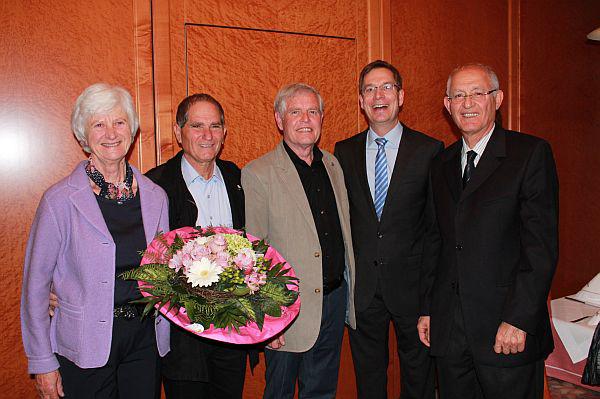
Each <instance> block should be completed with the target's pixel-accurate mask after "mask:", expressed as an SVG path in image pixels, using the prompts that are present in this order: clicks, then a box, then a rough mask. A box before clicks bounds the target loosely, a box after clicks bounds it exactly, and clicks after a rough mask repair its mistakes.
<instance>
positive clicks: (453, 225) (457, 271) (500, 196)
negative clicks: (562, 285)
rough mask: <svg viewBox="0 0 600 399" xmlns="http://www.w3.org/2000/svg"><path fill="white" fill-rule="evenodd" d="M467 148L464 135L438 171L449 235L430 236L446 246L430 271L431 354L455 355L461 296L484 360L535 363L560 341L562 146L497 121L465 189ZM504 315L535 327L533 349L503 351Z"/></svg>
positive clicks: (478, 356)
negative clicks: (557, 278) (499, 350)
mask: <svg viewBox="0 0 600 399" xmlns="http://www.w3.org/2000/svg"><path fill="white" fill-rule="evenodd" d="M461 148H462V141H461V140H459V141H457V142H456V143H454V144H453V145H451V146H450V147H448V148H447V149H446V150H445V151H444V152H443V153H442V154H441V155H440V156H439V157H437V158H436V159H435V160H434V163H433V165H432V170H431V181H432V187H433V195H434V204H435V213H436V215H437V225H438V226H439V235H438V236H437V237H439V239H438V238H436V236H434V235H432V236H431V237H429V238H428V240H427V243H428V245H432V246H437V245H438V244H439V247H440V249H441V250H440V257H439V261H438V262H437V264H435V263H432V264H430V265H428V267H427V268H426V269H425V271H426V272H425V275H424V277H423V279H422V281H423V283H424V289H423V294H424V298H426V299H425V300H424V301H423V309H422V311H423V314H430V315H431V354H432V355H434V356H440V355H443V354H444V353H445V351H446V349H447V347H448V345H449V337H450V326H451V324H452V317H453V309H454V306H455V300H456V299H457V298H460V305H461V306H462V312H463V319H464V326H465V331H466V334H467V339H468V342H469V345H470V347H471V350H472V352H473V356H474V358H475V361H477V362H479V363H481V364H487V365H492V366H500V367H510V366H517V365H522V364H526V363H530V362H532V361H535V360H538V359H541V358H543V357H545V356H546V355H548V354H549V353H550V352H551V351H552V349H553V342H552V335H551V332H550V324H549V318H548V310H547V305H546V300H547V297H548V292H549V290H550V284H551V282H552V277H553V275H554V270H555V268H556V262H557V257H558V226H557V225H558V179H557V175H556V166H555V164H554V159H553V157H552V150H551V149H550V145H549V144H548V143H547V142H546V141H544V140H542V139H540V138H537V137H533V136H529V135H525V134H522V133H518V132H513V131H507V130H504V129H502V128H500V127H496V129H495V130H494V132H493V133H492V137H491V138H490V141H489V142H488V144H487V147H486V149H485V151H484V153H483V155H482V157H481V159H480V161H479V163H478V165H477V168H476V169H475V172H474V174H473V175H472V177H471V180H470V181H469V183H468V185H467V187H466V188H465V189H464V190H462V189H461V187H462V183H461V164H460V155H461ZM432 231H435V230H432ZM457 290H458V293H459V295H458V296H457V295H456V293H455V292H456V291H457ZM502 321H505V322H507V323H509V324H511V325H514V326H516V327H518V328H520V329H522V330H524V331H525V332H527V340H526V344H525V351H524V352H522V353H519V354H512V355H502V354H500V355H498V354H496V353H494V351H493V346H494V340H495V336H496V332H497V329H498V326H499V325H500V323H501V322H502Z"/></svg>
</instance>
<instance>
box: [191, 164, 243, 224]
mask: <svg viewBox="0 0 600 399" xmlns="http://www.w3.org/2000/svg"><path fill="white" fill-rule="evenodd" d="M181 173H182V175H183V180H184V181H185V185H186V186H187V188H188V190H190V193H191V194H192V197H193V198H194V202H195V203H196V207H197V208H198V218H197V219H196V226H202V227H208V226H224V227H233V218H232V216H231V206H230V204H229V196H228V195H227V187H226V186H225V181H224V180H223V175H222V174H221V170H220V169H219V168H218V166H217V165H216V164H215V168H214V170H213V175H212V176H211V177H210V179H208V180H207V179H205V178H204V177H202V176H200V175H199V174H198V172H197V171H196V169H194V167H193V166H192V165H191V164H190V163H189V162H188V161H187V159H185V155H184V156H183V157H181Z"/></svg>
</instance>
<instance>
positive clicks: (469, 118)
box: [444, 66, 504, 143]
mask: <svg viewBox="0 0 600 399" xmlns="http://www.w3.org/2000/svg"><path fill="white" fill-rule="evenodd" d="M492 86H493V84H492V81H491V79H490V77H489V76H488V74H487V73H486V71H485V70H484V69H482V68H479V67H477V66H473V67H467V68H464V69H460V70H458V72H456V73H454V75H453V76H452V81H451V84H450V88H449V91H448V95H449V96H450V97H454V96H456V95H457V94H462V95H467V96H469V95H471V94H473V93H487V92H488V91H490V90H493V89H497V87H492ZM503 98H504V94H503V93H502V90H498V91H496V92H494V93H491V94H489V95H485V96H481V97H480V98H478V99H477V100H474V99H473V97H466V98H465V99H464V100H459V99H452V100H451V99H449V98H448V97H445V98H444V105H445V106H446V109H447V110H448V112H449V113H450V115H451V116H452V119H453V120H454V123H456V126H457V127H458V128H459V129H460V131H461V133H462V135H463V136H464V137H465V139H466V140H467V142H470V143H477V142H478V141H479V139H481V138H482V137H483V136H484V135H485V134H486V133H487V132H489V131H490V129H491V128H492V126H493V125H494V120H495V118H496V110H497V109H498V108H500V105H501V104H502V99H503Z"/></svg>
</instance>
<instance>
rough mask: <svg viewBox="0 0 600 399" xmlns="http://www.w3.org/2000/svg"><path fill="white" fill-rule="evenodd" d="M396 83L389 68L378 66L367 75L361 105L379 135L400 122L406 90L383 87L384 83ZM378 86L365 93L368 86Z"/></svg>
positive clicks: (360, 98)
mask: <svg viewBox="0 0 600 399" xmlns="http://www.w3.org/2000/svg"><path fill="white" fill-rule="evenodd" d="M386 83H387V84H392V85H394V84H395V83H396V81H395V80H394V75H393V74H392V71H390V70H389V69H387V68H376V69H373V70H372V71H370V72H369V73H367V74H366V75H365V79H364V83H363V87H362V88H361V94H360V96H359V99H358V100H359V102H360V107H361V108H362V109H363V110H364V111H365V115H366V116H367V119H368V120H369V126H370V127H371V129H373V131H375V133H377V134H378V135H379V136H384V135H385V134H386V133H387V132H389V131H390V130H392V129H393V128H394V126H396V124H397V123H398V113H400V106H402V103H403V102H404V90H402V89H398V87H395V86H394V87H393V88H392V90H390V91H387V92H386V91H385V90H383V89H382V86H383V85H384V84H386ZM375 86H376V87H378V88H377V89H375V90H374V91H373V92H372V93H370V94H367V93H365V91H364V90H365V88H367V87H375Z"/></svg>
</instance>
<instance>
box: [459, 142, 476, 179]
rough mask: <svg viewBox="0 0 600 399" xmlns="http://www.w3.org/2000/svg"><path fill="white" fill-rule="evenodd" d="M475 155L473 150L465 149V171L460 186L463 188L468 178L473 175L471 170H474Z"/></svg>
mask: <svg viewBox="0 0 600 399" xmlns="http://www.w3.org/2000/svg"><path fill="white" fill-rule="evenodd" d="M476 157H477V153H476V152H475V151H473V150H470V151H467V163H466V164H465V171H464V172H463V177H462V186H463V189H464V188H465V187H466V186H467V183H468V182H469V180H471V176H473V172H475V158H476Z"/></svg>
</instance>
